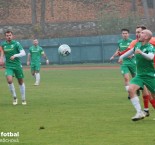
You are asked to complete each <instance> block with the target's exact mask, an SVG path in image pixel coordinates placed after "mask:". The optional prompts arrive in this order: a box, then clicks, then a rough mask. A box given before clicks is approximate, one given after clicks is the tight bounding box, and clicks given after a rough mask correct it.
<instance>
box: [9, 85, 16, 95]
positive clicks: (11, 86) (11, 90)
mask: <svg viewBox="0 0 155 145" xmlns="http://www.w3.org/2000/svg"><path fill="white" fill-rule="evenodd" d="M8 86H9V90H10V92H11V94H12V96H13V97H16V91H15V87H14V84H13V83H12V84H8Z"/></svg>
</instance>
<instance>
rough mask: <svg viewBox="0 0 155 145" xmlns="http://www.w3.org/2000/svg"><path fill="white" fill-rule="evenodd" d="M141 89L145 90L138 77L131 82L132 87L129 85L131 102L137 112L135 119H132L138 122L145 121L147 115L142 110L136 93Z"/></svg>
mask: <svg viewBox="0 0 155 145" xmlns="http://www.w3.org/2000/svg"><path fill="white" fill-rule="evenodd" d="M139 88H143V83H142V81H141V79H140V78H138V77H137V76H136V77H134V78H133V79H132V80H131V81H130V85H129V95H130V101H131V103H132V105H133V106H134V108H135V109H136V112H137V113H136V115H135V116H134V117H132V120H133V121H137V120H140V119H143V118H144V117H145V115H144V113H143V111H142V109H141V105H140V102H139V98H138V96H137V94H136V91H137V90H138V89H139Z"/></svg>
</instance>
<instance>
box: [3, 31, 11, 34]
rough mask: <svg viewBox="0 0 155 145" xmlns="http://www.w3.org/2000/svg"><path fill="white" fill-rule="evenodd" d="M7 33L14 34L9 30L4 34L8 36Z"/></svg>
mask: <svg viewBox="0 0 155 145" xmlns="http://www.w3.org/2000/svg"><path fill="white" fill-rule="evenodd" d="M6 33H11V34H13V32H12V31H11V30H7V31H5V32H4V34H6Z"/></svg>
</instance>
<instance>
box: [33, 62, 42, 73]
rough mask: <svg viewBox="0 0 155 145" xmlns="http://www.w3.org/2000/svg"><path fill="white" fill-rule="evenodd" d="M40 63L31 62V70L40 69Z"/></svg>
mask: <svg viewBox="0 0 155 145" xmlns="http://www.w3.org/2000/svg"><path fill="white" fill-rule="evenodd" d="M40 66H41V64H40V63H36V64H31V71H40Z"/></svg>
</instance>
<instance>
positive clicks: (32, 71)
mask: <svg viewBox="0 0 155 145" xmlns="http://www.w3.org/2000/svg"><path fill="white" fill-rule="evenodd" d="M31 74H32V76H33V77H34V79H35V80H36V74H35V65H33V64H31Z"/></svg>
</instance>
